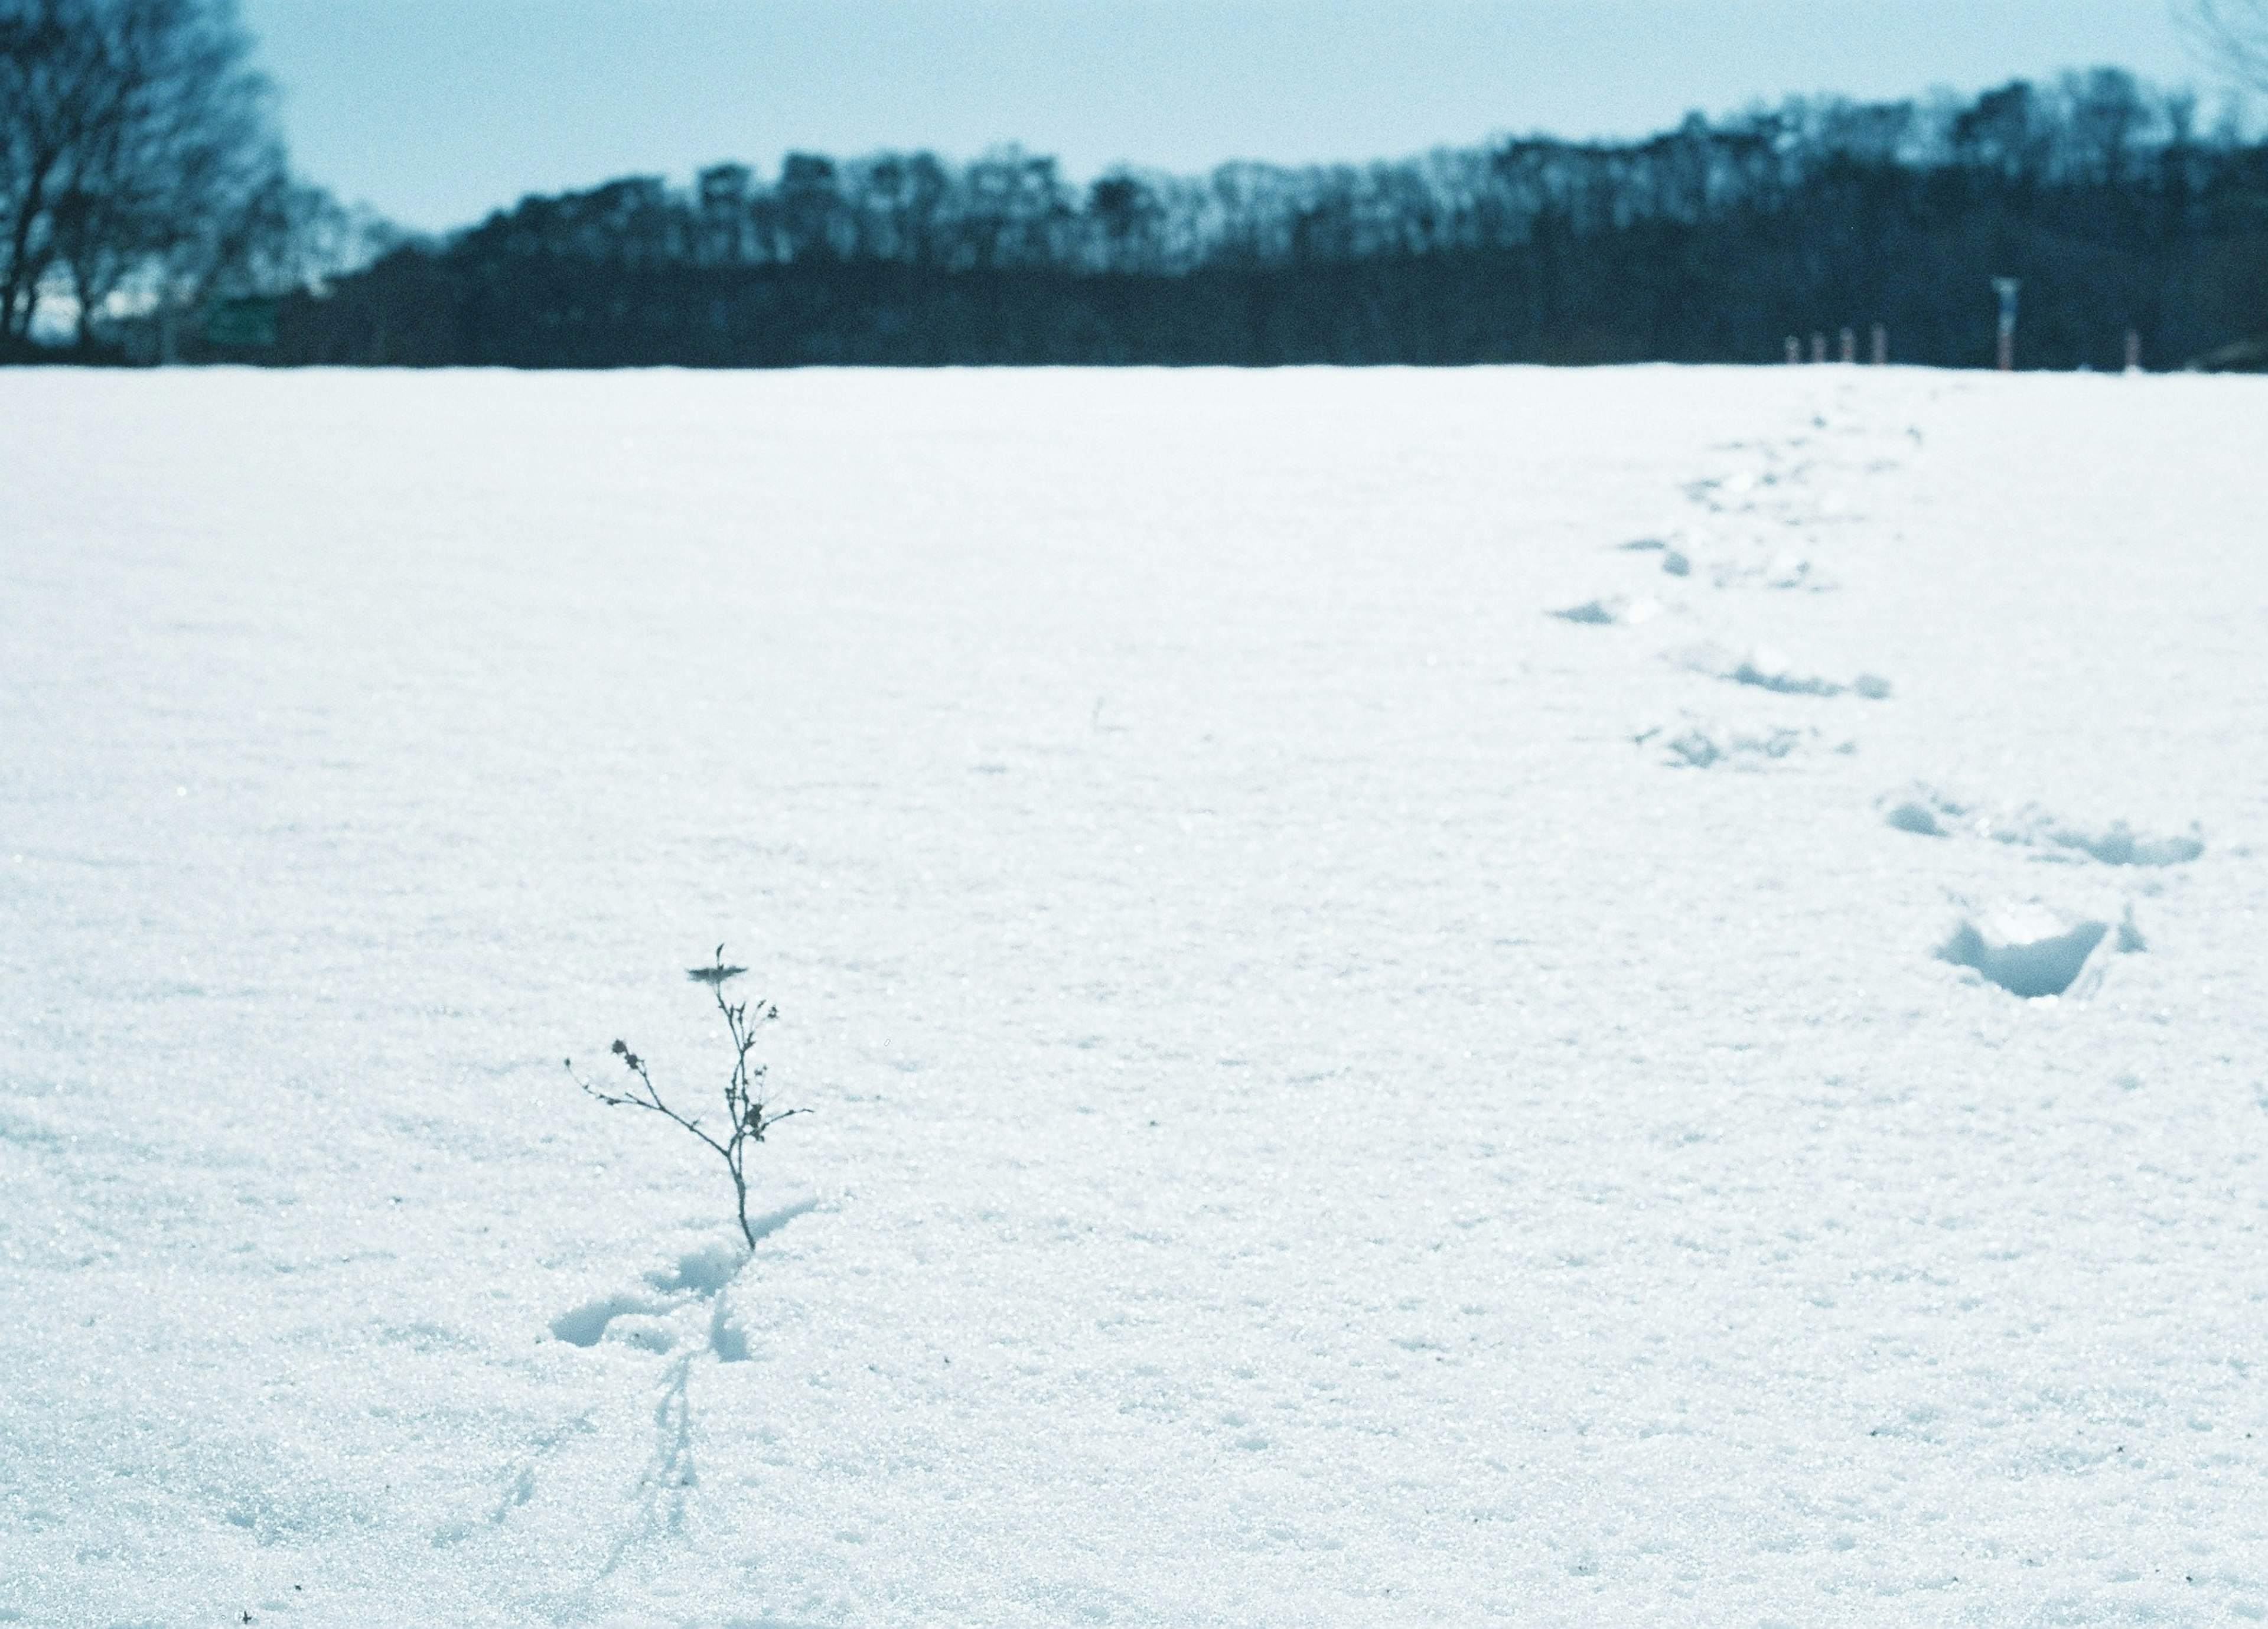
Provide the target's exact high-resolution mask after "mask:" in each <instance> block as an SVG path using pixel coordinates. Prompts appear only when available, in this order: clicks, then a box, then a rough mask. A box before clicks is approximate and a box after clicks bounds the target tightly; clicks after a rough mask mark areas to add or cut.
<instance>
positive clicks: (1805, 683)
mask: <svg viewBox="0 0 2268 1629" xmlns="http://www.w3.org/2000/svg"><path fill="white" fill-rule="evenodd" d="M1671 660H1674V661H1675V662H1676V663H1677V665H1678V666H1680V667H1683V668H1685V669H1686V670H1687V671H1689V672H1691V673H1698V674H1706V675H1708V676H1709V677H1710V678H1712V679H1722V680H1725V681H1727V682H1730V683H1734V684H1745V685H1749V686H1752V687H1754V688H1755V689H1760V690H1771V691H1773V692H1775V693H1776V694H1778V695H1781V696H1843V695H1846V694H1847V695H1852V696H1859V697H1865V698H1866V699H1867V700H1868V701H1883V700H1886V699H1888V698H1889V694H1890V682H1889V680H1888V679H1884V678H1881V677H1880V676H1878V675H1876V674H1871V673H1862V674H1859V675H1858V676H1857V677H1855V678H1853V679H1852V680H1851V681H1849V682H1847V683H1846V682H1843V681H1841V680H1838V679H1830V678H1825V677H1823V676H1822V675H1821V674H1815V673H1806V672H1804V671H1802V670H1801V669H1800V668H1798V667H1796V666H1795V665H1794V663H1793V662H1792V661H1790V660H1789V659H1788V658H1787V657H1786V656H1784V655H1782V654H1781V653H1780V652H1778V651H1775V650H1773V649H1772V648H1771V646H1769V645H1757V646H1756V647H1754V648H1753V649H1751V650H1749V652H1746V653H1745V654H1743V653H1741V652H1734V651H1730V650H1727V648H1726V647H1724V646H1723V645H1689V646H1688V647H1687V648H1686V649H1684V650H1683V651H1680V652H1677V653H1676V654H1675V656H1674V657H1673V658H1672V659H1671Z"/></svg>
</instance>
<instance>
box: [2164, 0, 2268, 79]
mask: <svg viewBox="0 0 2268 1629" xmlns="http://www.w3.org/2000/svg"><path fill="white" fill-rule="evenodd" d="M2176 16H2177V17H2178V18H2180V20H2181V22H2182V24H2183V29H2184V32H2186V33H2188V34H2189V36H2190V38H2191V40H2192V41H2195V42H2196V43H2197V44H2198V46H2200V47H2201V48H2203V49H2204V51H2205V53H2206V54H2207V55H2210V56H2212V57H2213V58H2215V59H2217V60H2218V61H2219V62H2220V64H2221V66H2223V67H2224V68H2226V69H2228V71H2229V72H2230V73H2232V74H2234V75H2235V76H2236V77H2238V78H2240V79H2242V80H2244V81H2245V82H2246V83H2248V84H2250V85H2252V86H2254V87H2255V88H2257V89H2259V90H2268V0H2188V4H2186V5H2184V6H2183V8H2182V9H2181V10H2180V11H2177V12H2176Z"/></svg>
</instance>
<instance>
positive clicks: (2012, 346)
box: [1992, 277, 2023, 373]
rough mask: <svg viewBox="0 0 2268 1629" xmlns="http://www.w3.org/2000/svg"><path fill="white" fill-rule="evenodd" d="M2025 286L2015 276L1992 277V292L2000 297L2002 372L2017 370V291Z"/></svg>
mask: <svg viewBox="0 0 2268 1629" xmlns="http://www.w3.org/2000/svg"><path fill="white" fill-rule="evenodd" d="M2022 286H2023V284H2021V283H2019V282H2017V281H2016V279H2015V278H2014V277H1995V278H1993V279H1992V292H1994V293H1995V294H1998V295H1999V297H2000V372H2003V373H2013V372H2015V371H2016V291H2017V290H2018V289H2020V288H2021V287H2022Z"/></svg>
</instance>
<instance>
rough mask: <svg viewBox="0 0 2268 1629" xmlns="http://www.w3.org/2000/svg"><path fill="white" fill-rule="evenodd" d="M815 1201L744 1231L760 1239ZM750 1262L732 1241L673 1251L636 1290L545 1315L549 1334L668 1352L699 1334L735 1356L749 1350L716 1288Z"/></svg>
mask: <svg viewBox="0 0 2268 1629" xmlns="http://www.w3.org/2000/svg"><path fill="white" fill-rule="evenodd" d="M818 1205H819V1201H818V1200H817V1199H816V1198H806V1199H799V1200H798V1201H796V1202H795V1203H794V1204H792V1205H784V1206H782V1207H781V1208H780V1209H778V1210H776V1211H773V1212H770V1213H768V1214H766V1215H763V1216H760V1217H756V1218H755V1219H753V1220H751V1222H750V1224H749V1226H750V1230H751V1231H752V1232H754V1233H755V1235H756V1237H757V1238H758V1239H762V1238H764V1237H765V1236H766V1235H770V1234H773V1233H777V1231H778V1230H779V1229H780V1228H782V1227H785V1226H787V1224H788V1223H790V1222H792V1221H793V1220H795V1219H796V1218H797V1217H799V1216H801V1215H803V1214H805V1213H806V1212H809V1211H812V1210H814V1209H816V1208H817V1207H818ZM752 1259H754V1258H753V1257H751V1255H750V1254H749V1252H748V1251H747V1249H746V1248H745V1247H744V1246H743V1245H742V1244H741V1243H740V1241H739V1240H738V1239H737V1238H735V1239H732V1240H718V1241H713V1242H709V1243H705V1244H702V1245H698V1246H696V1247H695V1248H694V1249H690V1250H688V1251H686V1252H685V1253H684V1254H683V1255H682V1256H680V1257H678V1258H677V1261H676V1263H675V1264H674V1266H669V1267H658V1268H655V1269H654V1270H653V1271H652V1272H648V1273H646V1274H644V1288H642V1289H636V1290H620V1291H617V1292H615V1294H611V1295H601V1296H599V1297H598V1298H597V1299H595V1300H593V1301H585V1302H584V1303H583V1304H582V1305H580V1306H578V1307H573V1308H569V1309H568V1310H567V1311H565V1312H563V1313H561V1314H560V1315H559V1316H557V1317H556V1318H554V1319H552V1320H551V1333H552V1334H553V1335H554V1336H556V1338H559V1339H561V1340H563V1341H565V1342H566V1343H567V1344H568V1345H572V1346H595V1345H599V1343H600V1342H601V1341H605V1342H608V1344H610V1345H627V1346H635V1347H637V1348H638V1349H640V1350H641V1351H645V1352H671V1351H674V1350H675V1349H676V1348H677V1347H679V1346H680V1345H685V1344H686V1343H688V1342H689V1341H690V1340H692V1339H694V1338H695V1337H696V1335H703V1336H704V1338H705V1339H706V1341H707V1344H708V1345H709V1347H710V1349H711V1351H713V1352H714V1353H716V1354H717V1355H718V1357H719V1358H720V1359H722V1360H724V1361H725V1362H727V1363H733V1362H739V1361H741V1360H744V1359H746V1358H747V1355H748V1345H747V1338H746V1337H745V1336H743V1335H742V1334H741V1333H740V1330H738V1329H737V1328H735V1327H734V1326H733V1324H732V1323H731V1321H730V1320H729V1318H728V1317H727V1316H726V1315H725V1300H724V1294H723V1292H724V1291H725V1289H727V1288H728V1287H730V1286H731V1285H732V1282H733V1279H736V1278H738V1277H739V1276H740V1272H741V1270H742V1269H743V1268H745V1267H746V1266H747V1264H748V1263H749V1262H750V1261H751V1260H752ZM711 1302H714V1303H715V1305H714V1306H713V1307H712V1308H711V1312H710V1316H709V1317H708V1319H707V1320H706V1329H705V1331H704V1330H703V1320H702V1319H701V1318H700V1317H699V1316H698V1313H699V1309H700V1308H702V1307H703V1305H706V1304H708V1303H711Z"/></svg>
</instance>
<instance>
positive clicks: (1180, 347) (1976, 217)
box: [274, 69, 2268, 367]
mask: <svg viewBox="0 0 2268 1629" xmlns="http://www.w3.org/2000/svg"><path fill="white" fill-rule="evenodd" d="M2001 275H2006V276H2018V277H2021V278H2022V279H2023V280H2024V283H2025V298H2024V321H2023V339H2022V344H2021V353H2020V354H2021V362H2022V364H2023V365H2028V366H2048V367H2072V366H2076V365H2082V364H2091V365H2097V366H2106V365H2117V363H2118V362H2119V361H2120V360H2121V359H2122V357H2123V352H2124V336H2125V335H2126V333H2127V331H2128V330H2130V329H2132V330H2135V331H2138V332H2139V335H2141V339H2142V343H2143V346H2144V350H2145V354H2146V356H2147V357H2149V358H2151V359H2152V360H2153V361H2154V363H2155V364H2156V365H2171V364H2174V363H2177V362H2179V361H2181V360H2183V359H2184V358H2190V357H2198V356H2199V355H2202V354H2205V353H2210V352H2213V351H2214V350H2217V349H2219V348H2221V347H2225V346H2227V345H2228V344H2229V343H2230V342H2232V341H2235V340H2239V339H2242V338H2243V337H2245V336H2247V335H2253V334H2255V333H2257V332H2259V331H2261V330H2262V329H2264V328H2268V146H2263V145H2259V144H2248V143H2246V142H2245V141H2243V140H2242V139H2241V137H2240V136H2238V135H2237V134H2236V133H2235V131H2234V130H2233V129H2229V128H2228V127H2226V126H2224V127H2223V128H2221V129H2219V130H2217V131H2205V130H2201V129H2199V128H2198V121H2197V119H2196V116H2195V107H2194V103H2193V100H2191V99H2190V98H2189V97H2187V96H2186V95H2166V94H2159V93H2154V92H2149V91H2147V89H2145V88H2144V87H2143V86H2141V85H2139V84H2138V83H2137V82H2136V81H2135V79H2134V78H2133V77H2132V76H2130V75H2128V74H2125V73H2124V72H2121V71H2118V70H2109V69H2103V70H2095V71H2093V72H2091V73H2088V74H2085V75H2077V76H2073V77H2068V78H2066V80H2064V81H2063V82H2062V83H2060V84H2058V85H2054V86H2052V87H2046V88H2043V87H2038V86H2035V85H2028V84H2024V83H2017V84H2012V85H2007V86H2005V87H2003V88H2001V89H1999V90H1995V91H1992V92H1987V93H1985V94H1984V95H1982V96H1980V97H1978V98H1977V99H1976V100H1974V101H1970V102H1958V101H1952V100H1944V101H1940V102H1936V103H1932V104H1927V105H1919V104H1915V103H1911V102H1899V103H1892V104H1887V105H1871V106H1861V105H1855V104H1852V103H1847V102H1841V101H1825V100H1812V101H1804V100H1799V101H1792V102H1789V103H1787V104H1786V105H1784V106H1782V107H1778V108H1777V109H1774V110H1771V111H1770V112H1764V113H1755V114H1748V115H1744V116H1742V117H1739V118H1734V119H1731V120H1727V121H1723V122H1708V121H1705V120H1703V119H1701V118H1700V117H1698V116H1696V117H1693V118H1691V119H1689V120H1688V121H1687V122H1685V123H1684V124H1683V125H1682V126H1681V127H1680V128H1679V129H1676V130H1675V131H1672V132H1670V133H1668V134H1665V135H1662V136H1655V137H1653V138H1652V139H1651V140H1646V141H1641V142H1633V143H1629V144H1598V143H1582V144H1579V143H1570V142H1562V141H1554V140H1547V139H1523V140H1511V141H1505V142H1502V143H1500V144H1495V145H1492V146H1488V147H1483V148H1470V149H1459V150H1449V151H1437V152H1433V153H1430V154H1427V155H1425V156H1424V157H1422V158H1413V159H1410V160H1406V161H1403V162H1399V163H1381V164H1374V165H1370V166H1329V167H1310V168H1280V167H1276V166H1266V165H1258V164H1232V165H1226V166H1222V167H1221V168H1219V169H1218V170H1216V171H1215V172H1214V173H1212V174H1211V175H1210V176H1207V177H1204V178H1201V179H1191V178H1183V177H1176V176H1170V175H1158V174H1149V173H1135V172H1130V171H1122V172H1117V173H1111V174H1108V175H1106V176H1104V177H1103V178H1101V180H1098V181H1094V183H1093V184H1092V185H1090V186H1087V187H1086V188H1075V187H1073V186H1071V185H1070V184H1069V183H1067V182H1066V181H1064V178H1063V177H1062V176H1061V175H1060V174H1059V173H1058V172H1057V166H1056V165H1055V164H1054V162H1053V161H1052V160H1050V159H1048V158H1038V157H1034V156H1030V155H1027V154H1024V153H1021V152H1018V151H1005V152H1000V153H997V154H994V155H991V156H989V157H986V158H981V159H978V160H976V162H973V163H970V164H968V165H964V166H951V165H947V164H946V163H943V162H941V161H940V160H939V159H937V158H933V157H932V156H930V155H928V154H925V153H916V154H910V155H903V154H895V153H890V154H881V155H879V156H875V157H872V158H862V159H858V160H854V161H850V162H838V161H836V160H834V159H831V158H822V157H818V156H814V155H809V154H796V155H792V156H791V157H790V158H788V159H787V160H786V162H785V164H784V166H783V167H782V169H781V172H780V173H779V175H778V177H777V180H776V181H772V182H770V184H765V183H762V182H760V181H758V180H757V179H756V177H755V175H754V174H753V173H751V172H750V171H749V170H748V169H747V168H746V167H744V166H736V165H727V166H718V167H716V168H713V169H711V170H707V171H704V172H703V173H702V174H701V175H700V177H699V178H698V181H697V182H696V185H695V186H694V187H693V188H690V189H689V190H679V189H674V188H671V187H669V186H667V185H666V184H665V183H664V182H662V181H659V180H653V179H647V178H636V179H630V180H625V181H614V182H610V183H608V184H607V185H605V186H602V187H599V188H593V189H592V190H590V191H587V192H578V193H571V194H566V195H560V196H556V197H531V198H528V199H527V200H526V201H525V202H523V203H520V204H519V206H518V207H517V208H515V209H513V210H508V211H504V212H500V213H498V214H497V215H496V216H494V217H491V218H490V219H489V220H488V221H487V222H485V223H483V224H482V225H480V226H478V227H475V228H474V229H473V230H471V231H469V232H465V233H464V234H462V235H461V236H460V237H458V238H456V239H455V240H453V241H450V242H449V243H447V244H446V246H444V247H407V248H403V249H401V250H399V251H398V252H396V253H394V254H391V255H389V256H388V257H387V258H386V259H384V260H382V261H380V262H378V263H377V264H375V265H373V266H372V267H371V268H369V269H367V270H365V271H363V272H361V273H359V274H357V275H355V276H348V277H344V278H341V279H339V280H337V281H336V282H335V284H332V285H331V286H330V287H329V288H328V291H325V292H324V293H322V294H320V295H316V294H302V295H300V296H298V297H296V298H294V299H291V300H289V301H288V302H286V303H285V305H284V307H283V308H282V309H281V310H279V312H278V313H277V324H276V335H277V341H276V348H275V353H274V354H275V356H276V359H278V360H284V361H291V362H300V363H313V362H331V363H384V364H403V365H443V364H477V365H511V366H522V367H548V366H572V367H609V366H618V365H637V364H674V365H684V366H694V367H706V366H789V365H805V364H896V365H940V364H975V365H984V364H1040V363H1061V364H1129V363H1158V364H1205V363H1216V364H1234V365H1272V364H1285V363H1339V364H1366V363H1414V364H1445V363H1476V362H1511V361H1530V362H1554V363H1594V362H1627V361H1641V360H1668V361H1686V362H1699V361H1734V362H1756V361H1767V360H1778V359H1779V358H1780V357H1781V356H1782V355H1783V351H1782V347H1783V344H1784V342H1785V340H1786V337H1787V336H1788V335H1806V336H1808V335H1811V334H1812V333H1814V332H1827V333H1830V334H1831V333H1835V332H1837V330H1839V329H1840V328H1844V327H1846V326H1847V327H1857V328H1859V330H1860V331H1861V332H1866V331H1867V330H1869V329H1871V328H1872V326H1873V325H1874V324H1875V323H1877V322H1880V323H1882V324H1885V325H1887V327H1888V328H1889V333H1890V335H1891V343H1892V345H1893V347H1894V351H1895V355H1896V357H1897V359H1899V360H1902V361H1911V362H1922V363H1933V364H1940V365H1983V364H1987V363H1989V362H1990V360H1991V359H1992V354H1993V321H1994V316H1993V309H1992V300H1991V293H1990V289H1989V286H1988V282H1989V279H1990V278H1992V276H2001ZM1807 344H1808V340H1807Z"/></svg>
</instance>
